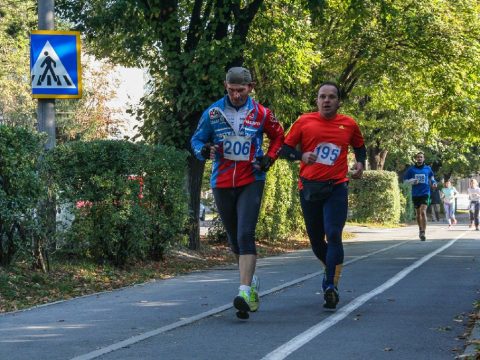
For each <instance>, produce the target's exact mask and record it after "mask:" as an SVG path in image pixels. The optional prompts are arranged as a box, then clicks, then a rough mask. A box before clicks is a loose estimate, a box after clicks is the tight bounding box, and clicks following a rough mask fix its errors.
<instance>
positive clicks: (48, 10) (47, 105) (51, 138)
mask: <svg viewBox="0 0 480 360" xmlns="http://www.w3.org/2000/svg"><path fill="white" fill-rule="evenodd" d="M54 9H55V1H54V0H38V30H54V29H55V23H54V18H55V13H54ZM37 121H38V125H37V128H38V131H40V132H45V133H47V135H48V141H47V143H46V145H45V148H46V150H51V149H53V148H54V147H55V142H56V141H55V139H56V130H55V127H56V126H55V99H38V105H37Z"/></svg>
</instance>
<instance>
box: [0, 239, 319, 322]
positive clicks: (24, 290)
mask: <svg viewBox="0 0 480 360" xmlns="http://www.w3.org/2000/svg"><path fill="white" fill-rule="evenodd" d="M309 247H310V244H309V242H308V240H307V239H294V240H288V241H284V242H278V243H274V244H271V243H267V242H264V241H259V242H257V250H258V255H259V257H266V256H274V255H279V254H284V253H286V252H290V251H294V250H298V249H304V248H309ZM233 263H235V257H234V256H233V255H232V253H231V252H230V249H229V248H228V247H227V246H226V245H225V244H214V243H208V242H206V241H205V240H203V241H202V248H201V249H200V250H199V251H192V250H189V249H187V248H183V247H178V248H172V249H170V250H169V251H168V253H167V254H166V256H165V259H164V260H163V261H159V262H144V263H139V264H135V265H132V266H130V267H128V268H126V269H118V268H115V267H113V266H110V265H98V264H94V263H89V262H78V261H54V262H52V263H51V264H50V272H49V273H47V274H44V273H42V272H40V271H34V270H32V269H31V267H30V266H29V264H27V263H24V262H20V263H16V264H15V265H13V266H11V267H9V268H1V267H0V313H4V312H10V311H15V310H21V309H26V308H30V307H32V306H36V305H42V304H46V303H50V302H54V301H59V300H67V299H71V298H74V297H78V296H83V295H89V294H93V293H96V292H101V291H109V290H114V289H118V288H122V287H125V286H131V285H135V284H141V283H145V282H148V281H155V280H159V279H166V278H170V277H173V276H176V275H180V274H185V273H189V272H192V271H196V270H205V269H208V268H211V267H214V266H218V265H225V264H233Z"/></svg>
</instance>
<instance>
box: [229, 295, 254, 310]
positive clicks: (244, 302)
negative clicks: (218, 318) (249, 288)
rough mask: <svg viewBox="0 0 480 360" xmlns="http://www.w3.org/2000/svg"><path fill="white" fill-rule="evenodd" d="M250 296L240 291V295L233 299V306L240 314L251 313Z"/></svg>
mask: <svg viewBox="0 0 480 360" xmlns="http://www.w3.org/2000/svg"><path fill="white" fill-rule="evenodd" d="M249 303H250V296H249V294H248V293H247V292H246V291H244V290H240V291H239V292H238V295H237V296H236V297H235V299H233V306H234V307H235V309H237V310H238V311H240V312H249V311H251V309H250V304H249Z"/></svg>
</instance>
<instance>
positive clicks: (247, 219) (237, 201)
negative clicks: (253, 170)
mask: <svg viewBox="0 0 480 360" xmlns="http://www.w3.org/2000/svg"><path fill="white" fill-rule="evenodd" d="M264 186H265V181H255V182H253V183H251V184H248V185H245V186H242V187H238V188H214V189H212V191H213V197H214V198H215V204H216V205H217V209H218V213H219V214H220V218H221V219H222V223H223V226H225V229H226V230H227V237H228V242H229V244H230V248H231V249H232V251H233V253H234V254H237V255H256V254H257V249H256V247H255V227H256V226H257V221H258V215H259V213H260V205H261V203H262V195H263V188H264Z"/></svg>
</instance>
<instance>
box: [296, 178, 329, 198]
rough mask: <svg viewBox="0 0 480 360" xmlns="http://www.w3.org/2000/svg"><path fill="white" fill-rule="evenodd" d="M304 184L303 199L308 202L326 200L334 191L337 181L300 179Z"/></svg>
mask: <svg viewBox="0 0 480 360" xmlns="http://www.w3.org/2000/svg"><path fill="white" fill-rule="evenodd" d="M300 179H301V180H302V184H303V197H304V199H305V200H307V201H320V200H325V199H326V198H328V197H329V196H330V194H331V193H332V191H333V186H334V184H335V183H336V182H337V180H328V181H315V180H308V179H305V178H300Z"/></svg>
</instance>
